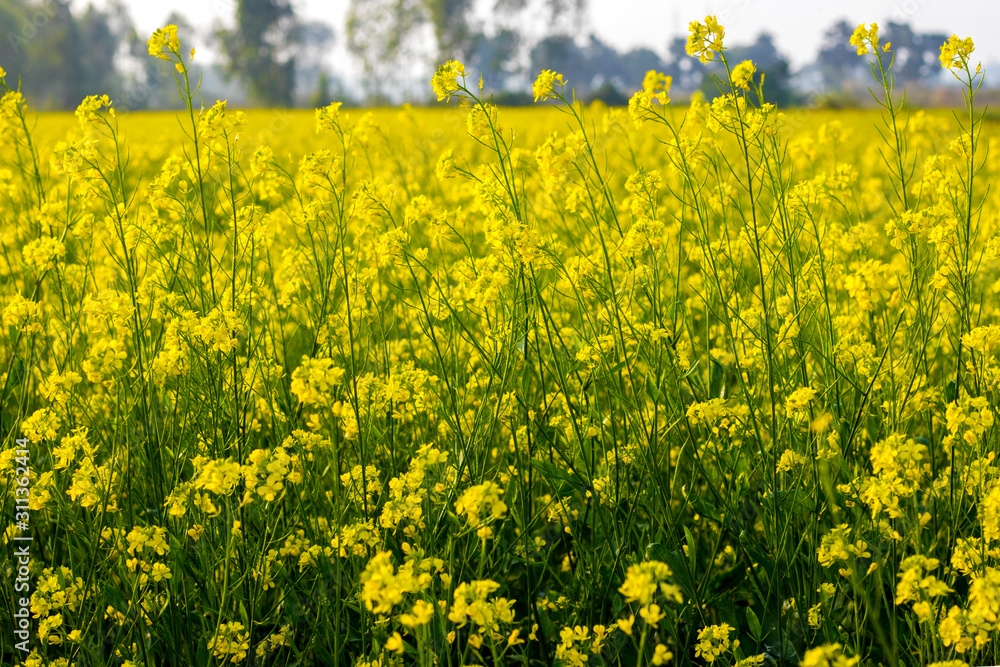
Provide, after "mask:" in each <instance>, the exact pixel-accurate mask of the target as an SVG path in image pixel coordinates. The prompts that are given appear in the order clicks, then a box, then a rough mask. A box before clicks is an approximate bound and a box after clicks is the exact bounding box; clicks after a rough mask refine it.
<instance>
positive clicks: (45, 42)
mask: <svg viewBox="0 0 1000 667" xmlns="http://www.w3.org/2000/svg"><path fill="white" fill-rule="evenodd" d="M0 26H3V28H4V29H5V30H4V32H5V34H4V35H3V39H0V64H2V65H3V67H4V69H6V70H7V73H8V74H7V83H8V85H11V86H17V81H18V79H19V78H20V79H21V90H22V92H23V93H24V95H25V96H26V97H27V99H28V101H29V102H30V103H31V104H32V105H34V106H37V107H40V108H49V109H75V108H76V106H77V105H78V104H79V103H80V101H81V100H83V98H84V97H86V96H87V95H94V94H101V93H108V94H109V95H111V96H112V98H113V99H114V98H116V97H117V96H118V95H119V94H120V93H121V92H122V90H123V77H122V75H121V71H120V68H119V66H118V65H119V56H120V55H121V54H122V53H123V52H127V45H128V40H129V38H130V35H131V33H133V32H134V29H133V28H132V23H131V21H130V19H129V17H128V12H127V11H126V9H125V7H124V6H123V5H122V3H121V2H120V1H119V0H111V2H109V3H108V5H107V6H106V8H105V9H99V8H97V7H95V6H93V5H88V6H87V7H86V8H85V9H84V10H83V11H82V12H81V13H79V14H77V15H74V14H73V11H72V6H71V4H70V3H69V2H68V1H66V0H49V1H46V2H41V1H39V2H26V1H23V0H22V1H18V0H0Z"/></svg>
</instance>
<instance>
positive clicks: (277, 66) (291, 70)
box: [216, 0, 300, 106]
mask: <svg viewBox="0 0 1000 667" xmlns="http://www.w3.org/2000/svg"><path fill="white" fill-rule="evenodd" d="M299 28H300V25H299V22H298V20H297V19H296V16H295V9H294V8H293V7H292V4H291V2H290V0H237V2H236V26H235V27H234V28H232V29H226V28H220V29H218V30H216V37H217V39H218V42H219V45H220V47H221V51H222V55H223V58H224V61H225V71H226V74H227V76H228V77H230V78H232V77H238V78H240V79H242V80H244V81H245V82H246V83H247V85H248V87H249V89H250V93H251V96H252V97H253V99H254V100H255V101H256V102H258V103H260V104H263V105H265V106H291V104H292V102H293V99H294V93H295V53H296V45H297V43H298V40H299Z"/></svg>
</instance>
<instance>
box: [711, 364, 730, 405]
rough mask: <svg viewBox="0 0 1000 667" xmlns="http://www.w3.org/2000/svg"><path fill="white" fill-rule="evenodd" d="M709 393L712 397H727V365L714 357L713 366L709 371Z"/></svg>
mask: <svg viewBox="0 0 1000 667" xmlns="http://www.w3.org/2000/svg"><path fill="white" fill-rule="evenodd" d="M708 376H709V378H708V394H709V396H710V397H711V398H725V397H726V367H725V366H723V365H722V364H720V363H719V362H718V361H716V360H715V359H714V358H713V359H712V368H711V369H710V370H709V373H708Z"/></svg>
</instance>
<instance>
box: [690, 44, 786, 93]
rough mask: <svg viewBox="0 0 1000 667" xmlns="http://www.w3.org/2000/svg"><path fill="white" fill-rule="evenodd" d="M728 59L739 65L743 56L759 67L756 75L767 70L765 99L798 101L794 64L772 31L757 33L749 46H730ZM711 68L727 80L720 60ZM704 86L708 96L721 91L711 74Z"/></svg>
mask: <svg viewBox="0 0 1000 667" xmlns="http://www.w3.org/2000/svg"><path fill="white" fill-rule="evenodd" d="M726 59H727V60H728V61H729V65H730V67H736V65H738V64H739V63H741V62H743V61H744V60H749V61H751V62H753V64H754V66H756V68H757V72H758V74H757V75H756V76H757V77H760V76H761V74H760V72H763V73H764V74H763V75H764V85H763V93H764V99H763V100H762V101H763V102H769V103H771V104H776V105H777V106H779V107H787V106H791V105H792V104H794V103H795V102H796V101H797V100H796V96H795V92H794V90H793V89H792V86H791V67H790V66H789V64H788V59H787V58H786V57H785V56H784V55H782V53H781V52H780V51H778V47H777V46H776V45H775V44H774V38H773V37H771V35H770V33H766V32H764V33H761V34H760V35H758V36H757V40H756V41H755V42H754V43H753V44H750V45H748V46H731V47H729V48H727V49H726ZM710 71H711V72H712V73H714V74H715V75H716V76H718V77H719V78H720V79H722V80H723V81H725V79H726V73H725V70H724V69H723V68H722V66H721V65H720V64H719V63H713V65H712V67H711V70H710ZM701 90H702V92H704V93H705V95H706V97H709V98H712V97H715V96H716V95H719V89H718V86H717V84H716V83H715V82H714V81H712V80H711V79H708V78H705V79H704V80H703V81H702V84H701Z"/></svg>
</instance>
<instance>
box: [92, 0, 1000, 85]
mask: <svg viewBox="0 0 1000 667" xmlns="http://www.w3.org/2000/svg"><path fill="white" fill-rule="evenodd" d="M83 1H84V0H76V2H77V4H83ZM293 2H294V4H295V6H296V9H297V11H298V13H299V15H300V16H301V17H304V18H314V19H321V20H323V21H326V22H327V23H329V24H331V25H332V26H333V27H334V30H335V32H336V40H337V43H336V48H335V49H334V51H333V53H331V56H330V63H331V65H333V67H334V69H335V71H337V72H338V73H342V74H343V73H347V72H350V71H352V70H353V69H354V64H353V63H352V62H351V61H350V59H349V57H348V56H347V54H346V52H345V51H344V42H345V38H344V19H345V16H346V13H347V7H348V3H349V0H293ZM95 4H98V5H101V4H103V2H102V0H96V2H95ZM125 4H126V5H128V7H129V8H130V10H131V13H132V19H133V21H134V22H135V24H136V27H137V28H138V29H139V32H140V34H149V33H152V31H153V30H154V29H155V28H157V27H160V26H161V25H163V23H164V22H165V19H166V17H167V16H168V15H169V14H170V12H171V11H175V10H176V11H179V12H180V13H182V14H183V15H184V16H186V17H187V19H188V20H189V21H190V22H191V23H192V24H193V25H195V26H196V27H198V28H204V27H206V26H208V25H210V24H211V23H212V21H213V20H215V19H216V18H219V19H223V20H228V19H231V18H232V16H233V14H234V8H235V4H236V3H235V0H164V1H162V2H161V1H155V0H154V1H150V0H126V3H125ZM706 14H715V15H717V16H718V18H719V21H720V23H722V25H723V26H724V27H725V28H726V41H727V42H729V43H734V44H735V43H746V42H750V41H752V40H753V39H754V38H755V37H756V35H757V34H758V33H759V32H761V31H762V30H767V31H769V32H771V33H772V34H773V35H774V37H775V41H776V43H777V45H778V47H779V49H781V51H782V52H783V53H785V54H786V55H787V56H788V57H789V58H790V60H791V61H792V65H793V67H798V66H801V65H804V64H806V63H808V62H810V61H811V60H813V58H814V57H815V54H816V51H817V48H818V44H819V42H820V40H821V39H822V36H823V32H824V30H825V29H826V28H827V27H828V26H829V25H830V24H832V23H833V22H835V21H837V20H839V19H841V18H843V19H846V20H847V21H848V22H849V23H851V24H852V25H857V24H858V23H861V22H871V21H877V22H879V23H880V24H884V22H887V21H888V20H896V21H904V22H908V23H910V25H911V26H912V27H913V28H914V29H916V30H918V31H921V32H930V31H934V32H944V33H946V34H951V33H957V34H958V35H959V36H960V37H967V36H968V37H972V39H973V41H974V42H975V43H976V53H977V55H979V58H980V59H981V60H982V61H983V62H984V64H986V63H992V62H995V61H997V62H1000V39H998V38H996V37H994V36H995V35H997V34H998V30H997V28H1000V2H996V0H822V1H818V0H682V1H681V0H589V8H588V16H587V24H586V26H585V32H589V31H593V32H594V33H596V34H597V35H598V36H600V37H601V38H602V39H603V40H604V41H606V42H608V43H610V44H611V45H613V46H615V47H616V48H618V49H628V48H632V47H636V46H646V47H650V48H653V49H654V50H656V51H657V52H658V53H660V54H661V55H662V54H664V53H665V50H666V44H667V42H668V41H669V39H670V38H671V37H672V36H674V35H677V34H686V32H687V24H688V22H689V21H693V20H698V19H702V18H704V16H705V15H706ZM587 29H589V30H587ZM531 32H533V33H534V32H537V29H536V30H532V31H531ZM182 41H183V36H182Z"/></svg>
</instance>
